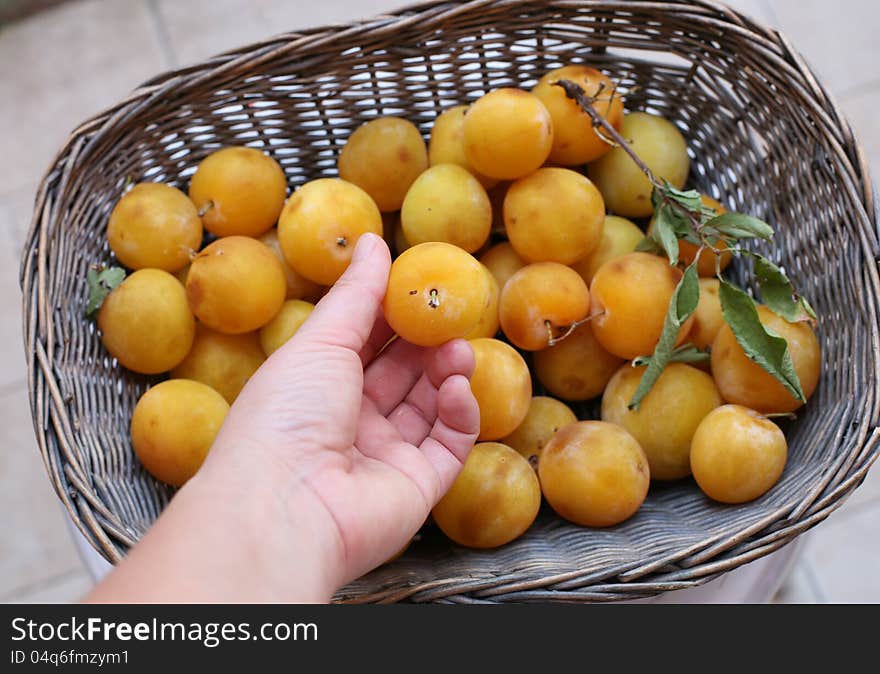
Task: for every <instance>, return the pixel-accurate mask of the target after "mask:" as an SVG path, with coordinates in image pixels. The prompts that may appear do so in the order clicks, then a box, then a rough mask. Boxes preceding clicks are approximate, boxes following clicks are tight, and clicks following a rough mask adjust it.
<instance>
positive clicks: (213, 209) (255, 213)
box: [189, 147, 287, 236]
mask: <svg viewBox="0 0 880 674" xmlns="http://www.w3.org/2000/svg"><path fill="white" fill-rule="evenodd" d="M286 194H287V178H286V177H285V176H284V171H282V170H281V166H280V165H279V164H278V162H277V161H275V160H274V159H272V157H270V156H269V155H267V154H266V153H264V152H262V151H260V150H257V149H256V148H252V147H227V148H223V149H222V150H217V151H216V152H213V153H211V154H209V155H208V156H207V157H205V158H204V159H203V160H202V161H201V163H200V164H199V166H198V168H197V169H196V172H195V174H194V175H193V177H192V180H191V181H190V184H189V197H190V199H192V201H193V203H194V204H195V205H196V208H197V209H198V211H199V214H200V215H201V216H202V222H203V223H204V224H205V229H207V230H208V231H209V232H211V233H212V234H215V235H216V236H233V235H241V236H260V235H261V234H263V233H264V232H266V231H267V230H268V229H270V228H271V227H272V226H274V225H275V223H276V222H277V221H278V216H279V214H280V213H281V209H282V208H283V206H284V196H285V195H286Z"/></svg>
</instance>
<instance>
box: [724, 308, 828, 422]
mask: <svg viewBox="0 0 880 674" xmlns="http://www.w3.org/2000/svg"><path fill="white" fill-rule="evenodd" d="M758 317H759V318H760V320H761V323H762V324H763V325H764V326H765V327H766V328H768V329H770V330H771V331H772V332H774V333H775V334H776V335H778V336H780V337H782V338H783V339H784V340H785V341H786V342H788V351H789V353H790V354H791V361H792V364H793V365H794V370H795V372H796V373H797V375H798V379H800V382H801V389H802V390H803V392H804V396H805V397H806V398H809V397H810V396H811V395H813V391H815V390H816V385H817V384H818V383H819V374H820V371H821V369H822V355H821V348H820V346H819V340H818V339H816V334H815V333H814V332H813V330H812V328H810V326H809V325H808V324H807V323H789V322H788V321H786V320H785V319H784V318H782V317H781V316H778V315H776V314H775V313H773V312H772V311H770V309H768V308H767V307H765V306H759V307H758ZM711 363H712V376H713V377H715V383H716V384H717V385H718V390H719V391H720V392H721V397H722V398H724V400H725V401H726V402H729V403H735V404H737V405H743V406H745V407H750V408H751V409H753V410H756V411H758V412H761V413H763V414H769V413H779V412H793V411H795V410H796V409H798V408H799V407H800V406H801V405H802V404H803V403H801V402H800V401H799V400H797V399H796V398H795V397H794V396H793V395H791V393H789V392H788V391H787V390H785V387H783V386H782V384H780V383H779V382H778V381H777V380H776V379H775V378H774V377H773V376H772V375H771V374H769V373H768V372H766V371H765V370H764V369H763V368H762V367H761V366H760V365H758V364H757V363H755V362H754V361H752V360H750V359H749V357H748V356H746V353H745V351H743V349H742V347H741V346H740V345H739V343H738V342H737V341H736V337H734V335H733V331H732V330H731V329H730V326H729V325H727V324H724V325H722V326H721V329H720V330H719V331H718V335H716V337H715V341H714V342H712V360H711Z"/></svg>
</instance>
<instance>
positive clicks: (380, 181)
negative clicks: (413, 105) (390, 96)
mask: <svg viewBox="0 0 880 674" xmlns="http://www.w3.org/2000/svg"><path fill="white" fill-rule="evenodd" d="M426 168H428V150H427V148H426V147H425V141H424V139H423V138H422V134H421V133H419V130H418V128H416V125H415V124H413V123H412V122H409V121H407V120H405V119H400V118H399V117H380V118H378V119H373V120H371V121H369V122H366V123H365V124H363V125H362V126H360V127H359V128H358V129H357V130H356V131H355V132H354V133H353V134H351V137H349V139H348V142H346V144H345V146H344V147H343V148H342V151H341V152H340V153H339V177H340V178H342V179H343V180H347V181H348V182H350V183H354V184H355V185H357V186H358V187H360V188H361V189H363V190H364V191H365V192H366V193H367V194H369V195H370V197H372V198H373V201H375V202H376V205H377V206H378V207H379V210H380V211H383V212H384V211H397V210H400V207H401V205H402V204H403V198H404V196H406V192H407V190H408V189H409V188H410V185H412V184H413V182H414V181H415V179H416V178H418V177H419V174H421V173H422V171H424V170H425V169H426Z"/></svg>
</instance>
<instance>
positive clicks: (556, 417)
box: [501, 396, 577, 467]
mask: <svg viewBox="0 0 880 674" xmlns="http://www.w3.org/2000/svg"><path fill="white" fill-rule="evenodd" d="M576 421H577V417H576V416H575V413H574V412H572V411H571V408H570V407H569V406H568V405H566V404H565V403H563V402H560V401H559V400H556V398H549V397H547V396H535V397H534V398H532V402H531V404H530V405H529V411H528V413H527V414H526V418H525V419H523V421H522V423H521V424H520V425H519V426H517V427H516V430H515V431H514V432H513V433H511V434H510V435H508V436H507V437H505V438H503V439H502V440H501V442H503V443H504V444H505V445H507V446H508V447H513V449H515V450H516V451H518V452H519V453H520V454H522V455H523V457H524V458H526V459H529V461H530V462H532V465H534V466H535V467H537V463H536V462H537V460H538V458H539V457H540V456H541V450H543V449H544V445H546V444H547V442H549V441H550V438H552V437H553V436H554V435H555V434H556V431H558V430H559V429H560V428H562V427H563V426H567V425H568V424H573V423H574V422H576Z"/></svg>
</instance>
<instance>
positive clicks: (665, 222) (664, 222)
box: [651, 204, 679, 266]
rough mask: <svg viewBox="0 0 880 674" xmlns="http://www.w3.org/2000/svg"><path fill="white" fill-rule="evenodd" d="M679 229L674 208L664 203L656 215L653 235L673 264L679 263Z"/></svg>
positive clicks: (652, 230)
mask: <svg viewBox="0 0 880 674" xmlns="http://www.w3.org/2000/svg"><path fill="white" fill-rule="evenodd" d="M678 229H679V227H678V221H677V219H676V218H675V215H674V214H673V212H672V209H671V208H670V207H669V206H668V205H666V204H662V205H661V206H660V208H658V209H657V211H656V213H655V215H654V224H653V228H652V229H651V235H652V236H653V237H654V241H656V242H657V244H658V245H659V246H660V248H661V249H662V250H663V251H664V252H665V253H666V256H667V257H668V258H669V264H671V265H672V266H675V265H677V264H678Z"/></svg>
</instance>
